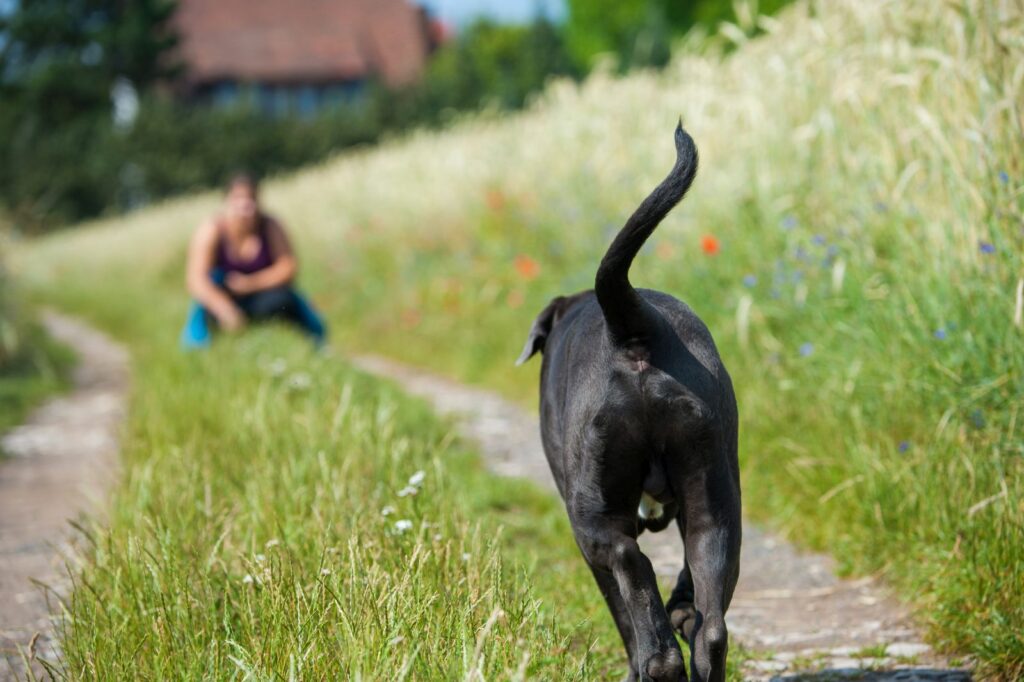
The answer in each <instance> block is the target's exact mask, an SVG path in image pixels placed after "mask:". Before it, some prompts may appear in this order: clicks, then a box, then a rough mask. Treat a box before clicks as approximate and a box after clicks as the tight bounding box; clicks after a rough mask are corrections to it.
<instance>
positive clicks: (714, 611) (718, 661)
mask: <svg viewBox="0 0 1024 682" xmlns="http://www.w3.org/2000/svg"><path fill="white" fill-rule="evenodd" d="M684 486H685V488H684V490H685V492H684V493H683V497H684V499H685V500H686V504H685V509H686V515H687V518H686V532H685V537H684V542H685V545H686V561H687V564H688V565H689V568H690V574H691V576H692V579H693V588H694V595H693V596H694V609H695V611H696V614H695V616H694V622H693V626H692V632H691V635H690V637H689V642H690V654H691V655H690V668H691V673H692V677H693V679H694V680H695V681H697V680H699V681H700V682H709V681H713V682H721V681H723V680H725V658H726V653H727V650H728V640H729V635H728V631H727V630H726V627H725V612H726V610H727V609H728V608H729V602H730V601H732V594H733V590H734V589H735V588H736V580H737V579H738V578H739V555H740V535H741V533H742V529H741V521H740V498H739V490H738V489H737V488H736V486H735V482H734V479H733V478H732V476H731V475H730V474H729V472H728V471H727V470H725V469H724V468H722V467H715V466H711V467H708V468H705V469H703V470H701V471H698V472H696V473H692V474H691V475H690V476H688V477H687V478H686V480H685V483H684ZM684 571H685V568H684ZM684 589H685V585H684ZM684 625H685V623H684Z"/></svg>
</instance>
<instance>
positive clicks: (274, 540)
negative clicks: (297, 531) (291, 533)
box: [263, 538, 281, 549]
mask: <svg viewBox="0 0 1024 682" xmlns="http://www.w3.org/2000/svg"><path fill="white" fill-rule="evenodd" d="M280 544H281V541H280V540H278V539H277V538H271V539H269V540H267V544H265V545H263V549H270V548H271V547H277V546H278V545H280Z"/></svg>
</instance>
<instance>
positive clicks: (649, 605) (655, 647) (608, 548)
mask: <svg viewBox="0 0 1024 682" xmlns="http://www.w3.org/2000/svg"><path fill="white" fill-rule="evenodd" d="M568 506H569V518H570V520H571V521H572V526H573V531H574V533H575V535H576V542H577V544H578V545H579V547H580V550H581V551H582V552H583V556H584V558H585V559H586V561H587V563H588V564H589V565H590V568H591V571H593V572H594V574H595V576H597V575H598V573H599V572H603V573H606V574H607V573H610V574H611V576H612V577H613V579H614V581H615V585H616V586H617V587H618V592H619V596H620V599H612V600H609V601H608V606H609V607H610V608H611V609H612V611H613V615H614V617H615V621H616V623H617V624H618V623H623V624H624V623H626V622H631V623H632V628H633V634H634V644H633V647H632V650H631V652H630V661H631V662H635V669H636V670H637V672H638V673H639V677H640V679H641V680H654V681H656V682H662V681H666V682H667V681H672V682H676V681H677V680H682V679H686V671H685V669H684V665H683V655H682V652H681V651H680V650H679V644H678V643H677V642H676V638H675V634H674V633H673V631H672V626H671V624H670V623H669V621H668V615H667V614H666V613H665V608H664V606H662V603H661V595H660V594H659V592H658V583H657V579H656V577H655V575H654V567H653V566H651V561H650V559H648V558H647V557H646V556H645V555H644V554H643V552H641V551H640V545H638V544H637V541H636V511H635V510H634V509H629V510H628V512H625V513H624V514H622V515H621V516H616V517H612V516H610V515H608V514H605V513H595V512H592V511H590V512H585V511H578V510H577V511H574V507H575V505H573V504H570V505H568ZM599 584H600V580H599ZM602 591H603V590H602ZM620 627H621V626H620ZM623 640H624V641H627V640H626V638H625V637H624V638H623ZM627 646H628V641H627ZM631 665H632V663H631Z"/></svg>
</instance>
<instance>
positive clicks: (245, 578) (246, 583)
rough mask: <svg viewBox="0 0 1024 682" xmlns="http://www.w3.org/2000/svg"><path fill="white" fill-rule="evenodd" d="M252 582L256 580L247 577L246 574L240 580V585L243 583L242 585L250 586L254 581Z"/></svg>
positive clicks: (249, 576)
mask: <svg viewBox="0 0 1024 682" xmlns="http://www.w3.org/2000/svg"><path fill="white" fill-rule="evenodd" d="M254 580H256V579H255V578H253V577H252V576H251V575H249V574H248V573H246V574H245V577H244V578H242V583H243V584H245V585H252V583H253V581H254Z"/></svg>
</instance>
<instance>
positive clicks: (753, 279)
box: [743, 275, 757, 289]
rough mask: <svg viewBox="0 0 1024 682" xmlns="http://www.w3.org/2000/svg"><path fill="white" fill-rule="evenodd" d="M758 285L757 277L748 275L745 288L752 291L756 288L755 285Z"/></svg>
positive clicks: (744, 279) (744, 282)
mask: <svg viewBox="0 0 1024 682" xmlns="http://www.w3.org/2000/svg"><path fill="white" fill-rule="evenodd" d="M756 284H757V276H756V275H747V276H746V277H744V278H743V286H745V287H747V288H748V289H752V288H753V287H754V285H756Z"/></svg>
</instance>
